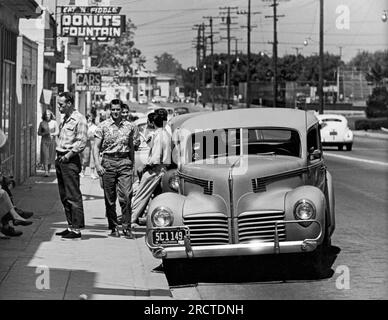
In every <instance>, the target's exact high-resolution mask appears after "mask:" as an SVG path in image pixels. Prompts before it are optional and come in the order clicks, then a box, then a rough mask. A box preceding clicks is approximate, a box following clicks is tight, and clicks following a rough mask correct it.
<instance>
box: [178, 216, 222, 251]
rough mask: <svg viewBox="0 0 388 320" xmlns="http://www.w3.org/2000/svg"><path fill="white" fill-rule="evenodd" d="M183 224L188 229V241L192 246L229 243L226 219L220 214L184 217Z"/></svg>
mask: <svg viewBox="0 0 388 320" xmlns="http://www.w3.org/2000/svg"><path fill="white" fill-rule="evenodd" d="M183 223H184V224H185V225H186V226H188V227H189V229H190V241H191V245H193V246H196V245H217V244H227V243H229V232H228V218H227V217H226V216H225V215H224V214H222V213H205V214H196V215H195V216H188V217H184V219H183Z"/></svg>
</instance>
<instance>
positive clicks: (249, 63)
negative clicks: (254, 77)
mask: <svg viewBox="0 0 388 320" xmlns="http://www.w3.org/2000/svg"><path fill="white" fill-rule="evenodd" d="M247 41H248V44H247V60H248V62H247V65H248V68H247V96H246V107H247V108H250V107H251V0H248V23H247Z"/></svg>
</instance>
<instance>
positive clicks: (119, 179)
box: [93, 99, 140, 238]
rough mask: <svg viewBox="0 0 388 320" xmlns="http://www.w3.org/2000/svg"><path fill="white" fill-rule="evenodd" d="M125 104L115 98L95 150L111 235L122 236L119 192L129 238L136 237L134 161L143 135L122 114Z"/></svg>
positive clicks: (99, 133)
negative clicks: (118, 216)
mask: <svg viewBox="0 0 388 320" xmlns="http://www.w3.org/2000/svg"><path fill="white" fill-rule="evenodd" d="M122 105H123V103H122V102H121V100H119V99H113V100H112V101H111V104H110V115H111V117H110V118H109V119H107V120H105V121H103V122H101V123H100V124H99V125H98V127H97V130H96V132H95V144H94V149H93V152H94V157H95V161H96V170H97V173H98V174H99V175H100V177H102V185H103V189H104V197H105V210H106V217H107V219H108V227H109V229H110V230H111V235H112V236H116V237H120V232H119V229H118V225H119V223H118V221H117V213H116V199H117V196H118V198H119V203H120V206H121V212H122V227H123V229H122V231H123V233H124V235H125V236H127V238H132V237H133V236H132V233H131V215H132V210H131V200H132V183H133V164H134V159H135V150H136V149H137V147H138V146H139V144H140V139H139V131H138V128H137V126H136V125H134V124H132V123H131V122H129V121H128V120H126V119H123V118H122V115H121V111H122ZM100 154H101V155H102V159H100Z"/></svg>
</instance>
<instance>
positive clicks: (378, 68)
mask: <svg viewBox="0 0 388 320" xmlns="http://www.w3.org/2000/svg"><path fill="white" fill-rule="evenodd" d="M347 66H348V67H351V68H355V69H356V70H361V71H364V72H365V78H366V80H367V81H369V82H372V83H373V84H374V85H377V86H380V85H381V84H382V80H383V79H384V78H388V50H383V51H376V52H373V53H370V52H366V51H362V52H359V53H358V54H357V55H356V56H355V57H354V58H353V59H352V60H350V62H349V63H348V64H347Z"/></svg>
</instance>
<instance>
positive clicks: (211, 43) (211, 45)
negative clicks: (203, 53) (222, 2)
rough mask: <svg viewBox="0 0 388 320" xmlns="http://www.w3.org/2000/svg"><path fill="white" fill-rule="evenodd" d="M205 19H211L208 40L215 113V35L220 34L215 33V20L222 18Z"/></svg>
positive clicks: (208, 17) (209, 17) (207, 17)
mask: <svg viewBox="0 0 388 320" xmlns="http://www.w3.org/2000/svg"><path fill="white" fill-rule="evenodd" d="M203 18H204V19H209V29H210V35H209V36H208V38H210V55H211V57H210V58H211V85H212V89H211V95H212V97H211V99H212V109H213V111H214V110H215V90H214V89H215V79H214V34H215V33H218V32H214V31H213V19H218V18H220V17H211V16H206V17H203Z"/></svg>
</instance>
